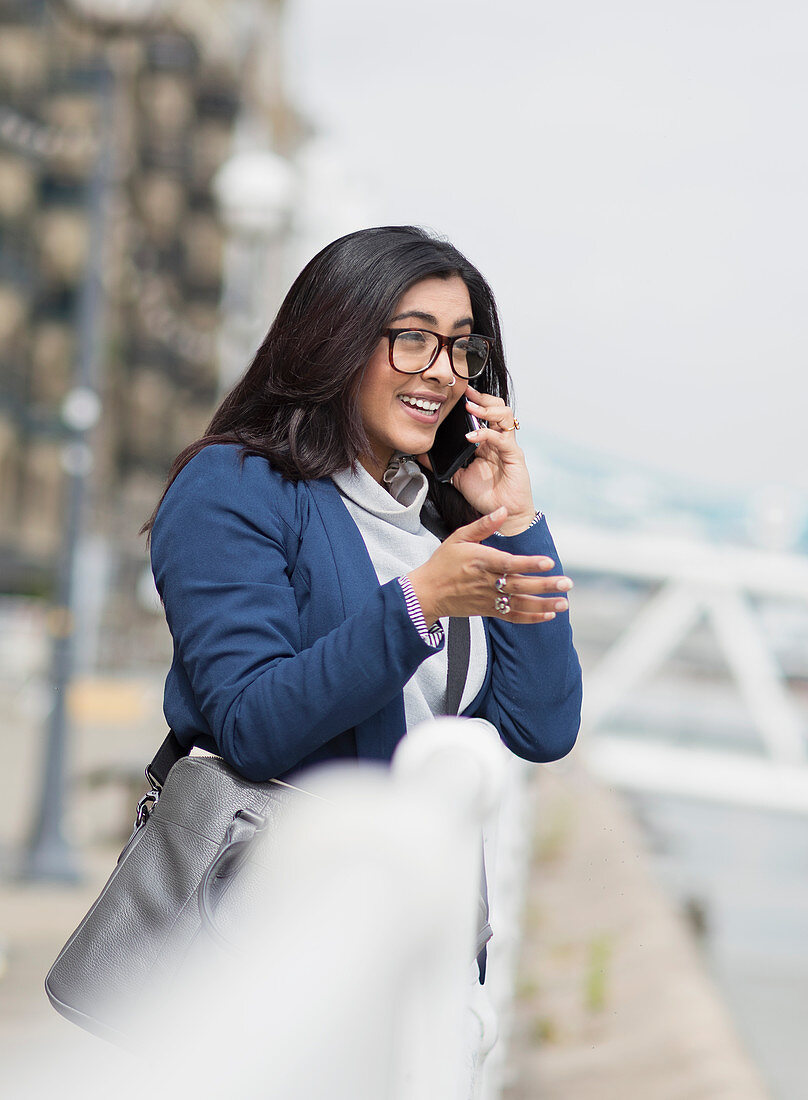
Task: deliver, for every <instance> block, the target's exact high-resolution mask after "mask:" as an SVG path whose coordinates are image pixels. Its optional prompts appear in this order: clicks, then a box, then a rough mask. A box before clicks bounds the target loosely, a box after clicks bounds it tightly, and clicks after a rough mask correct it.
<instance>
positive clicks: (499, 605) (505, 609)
mask: <svg viewBox="0 0 808 1100" xmlns="http://www.w3.org/2000/svg"><path fill="white" fill-rule="evenodd" d="M494 610H495V611H501V612H502V614H503V615H507V614H508V613H509V612H510V610H511V601H510V599H509V598H508V597H507V596H497V598H496V599H495V600H494Z"/></svg>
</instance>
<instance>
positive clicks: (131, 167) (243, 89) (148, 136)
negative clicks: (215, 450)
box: [0, 0, 297, 657]
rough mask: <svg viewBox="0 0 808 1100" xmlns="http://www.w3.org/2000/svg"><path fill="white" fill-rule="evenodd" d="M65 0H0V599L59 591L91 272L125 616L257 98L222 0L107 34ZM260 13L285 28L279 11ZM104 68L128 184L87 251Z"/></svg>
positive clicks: (100, 520)
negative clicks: (229, 162) (220, 178)
mask: <svg viewBox="0 0 808 1100" xmlns="http://www.w3.org/2000/svg"><path fill="white" fill-rule="evenodd" d="M62 7H63V5H56V4H50V3H47V2H46V0H0V592H5V593H9V592H11V593H31V594H39V593H42V594H47V593H48V592H49V590H50V586H51V582H52V576H53V569H54V562H55V560H56V555H57V552H58V547H59V544H60V541H61V538H62V527H63V520H64V508H65V499H64V497H65V488H66V478H65V473H64V470H63V468H62V450H63V444H64V440H65V437H66V429H65V427H64V424H63V420H62V417H61V409H62V403H63V401H64V398H65V395H66V394H67V392H68V390H69V389H70V387H71V385H72V379H73V377H74V369H75V362H76V356H77V350H78V349H77V330H76V321H77V306H78V300H79V294H80V289H81V284H82V280H83V278H84V275H85V271H86V269H87V265H88V264H91V265H99V266H100V270H101V271H102V272H103V278H104V286H105V298H106V302H105V310H104V313H105V326H104V333H105V337H104V338H105V349H104V355H103V377H102V379H101V397H102V401H103V415H102V418H101V422H100V426H99V428H98V429H97V430H96V437H95V441H94V442H95V446H94V450H95V462H94V469H93V475H92V494H93V508H92V514H93V521H92V532H93V533H94V535H95V536H96V541H97V542H98V540H100V543H101V544H102V545H103V547H104V557H105V562H106V565H105V572H106V574H107V575H108V576H109V578H111V580H110V598H109V599H108V600H107V601H106V606H105V611H104V614H105V615H106V617H107V618H108V619H110V618H111V619H112V620H117V621H119V622H120V616H121V615H122V614H126V615H127V616H129V619H132V617H133V616H134V618H135V619H136V617H137V616H136V613H135V611H134V606H133V605H134V593H135V591H136V589H137V579H138V576H139V575H140V574H141V573H142V570H143V567H144V564H145V548H144V542H143V539H142V538H140V537H139V536H138V530H139V528H140V526H141V524H142V523H143V522H144V520H145V519H147V517H148V516H149V514H150V512H151V510H152V508H153V507H154V505H155V503H156V501H157V499H158V497H159V494H160V491H161V487H162V484H163V481H164V478H165V474H166V471H167V469H168V467H169V465H170V463H171V461H172V460H173V458H174V457H175V456H176V454H177V453H178V452H179V451H180V450H181V449H182V448H183V447H184V446H185V445H186V444H187V443H188V442H190V441H191V440H192V439H193V438H195V437H196V436H197V435H198V434H199V433H200V432H201V431H202V429H203V428H204V426H205V424H206V422H207V420H208V418H209V416H210V413H211V410H212V408H213V405H214V403H215V400H216V397H217V393H218V389H219V381H218V367H217V355H216V349H217V342H216V334H217V328H218V323H219V305H220V297H221V293H222V271H223V256H224V250H225V244H226V242H225V234H224V229H223V227H222V225H221V223H220V219H219V217H218V213H217V208H216V204H215V200H214V196H213V192H212V186H211V184H212V180H213V177H214V175H215V173H216V171H217V170H218V168H219V167H220V166H221V164H222V163H223V162H224V160H225V159H226V158H227V157H228V155H229V153H230V151H231V141H232V135H233V131H234V127H235V125H236V121H237V119H238V117H239V114H240V111H241V110H242V107H243V103H244V99H245V96H252V97H253V99H254V97H255V94H256V93H255V89H254V87H253V88H251V87H250V86H249V84H248V83H245V79H244V77H245V52H244V48H243V40H244V39H243V34H242V38H241V40H239V39H238V38H237V36H236V37H233V35H232V32H231V28H230V22H232V21H228V22H225V19H224V15H225V13H224V11H223V9H222V5H221V4H219V5H217V4H216V3H214V2H213V0H198V2H196V3H194V4H186V5H182V4H179V5H177V7H178V9H179V10H178V12H177V14H175V15H174V16H173V18H172V19H171V21H170V22H166V23H165V24H163V25H161V27H160V28H159V30H155V29H152V30H151V31H150V32H149V33H148V34H145V33H144V34H142V35H139V36H127V38H126V39H121V40H118V41H115V42H112V41H110V40H106V39H104V38H103V37H102V36H99V35H98V34H97V33H95V32H93V31H91V30H89V29H87V28H84V27H82V26H80V25H78V24H76V23H75V22H73V21H72V20H70V19H67V18H66V17H65V15H64V12H63V11H62V10H61V9H62ZM238 7H239V5H238V4H235V5H229V8H228V11H229V12H230V13H232V12H233V11H234V9H235V8H238ZM252 7H253V8H255V5H252ZM262 7H263V9H264V13H265V14H266V13H269V14H270V15H272V16H274V18H275V19H276V22H275V24H274V29H275V31H276V35H275V37H276V38H277V17H278V13H279V8H280V3H273V2H270V3H268V4H263V5H262ZM217 9H218V10H217ZM217 14H218V19H217V18H216V16H217ZM247 14H249V13H247ZM262 28H263V32H264V33H267V30H269V32H271V31H272V29H273V28H272V25H271V24H269V23H266V22H264V23H263V24H262ZM260 30H261V28H257V29H256V33H258V31H260ZM228 35H230V36H231V37H230V38H228ZM259 37H260V35H259ZM272 47H273V50H274V53H275V56H276V57H279V50H280V46H279V43H278V42H277V41H276V42H273V43H272ZM269 61H270V68H273V69H274V68H277V69H278V72H279V66H276V67H273V66H272V65H271V55H270V58H269ZM104 66H107V71H109V67H110V66H111V67H112V69H113V71H114V74H115V79H114V89H115V93H114V94H115V96H116V115H115V131H116V132H115V138H114V145H115V150H114V164H115V175H116V181H117V182H116V185H115V186H114V187H113V188H112V189H111V193H110V198H111V202H110V205H109V216H108V221H107V232H106V234H105V240H106V245H105V252H104V255H102V256H89V255H88V230H89V219H90V217H91V212H90V210H89V207H88V200H89V181H90V177H91V174H92V171H93V166H94V164H95V163H96V157H97V152H98V142H99V138H100V134H99V127H100V122H99V88H100V86H101V85H100V83H99V81H100V79H101V76H102V74H103V67H104ZM278 72H275V73H274V80H273V81H272V82H270V85H271V86H270V92H269V93H268V94H266V95H265V97H264V98H265V103H264V107H265V109H266V110H265V113H266V116H267V117H266V126H267V131H268V132H269V133H271V134H273V135H274V138H273V140H274V141H275V142H276V143H277V142H278V141H283V142H284V143H285V144H286V145H287V147H288V145H289V143H290V142H293V141H294V134H295V131H296V127H297V121H296V119H295V118H294V116H293V114H292V112H291V111H289V110H288V109H287V107H286V104H285V103H284V101H283V98H282V95H281V94H280V92H279V83H278V82H279V77H278ZM265 83H266V82H265ZM259 107H260V104H259ZM251 109H252V110H253V111H254V109H255V103H254V102H253V104H252V107H251ZM120 633H121V632H120V631H119V630H118V631H113V632H111V634H110V640H111V642H113V643H114V640H115V638H116V636H118V635H120ZM108 655H110V656H112V657H114V653H110V652H109V651H108ZM125 656H126V655H125V654H121V657H125Z"/></svg>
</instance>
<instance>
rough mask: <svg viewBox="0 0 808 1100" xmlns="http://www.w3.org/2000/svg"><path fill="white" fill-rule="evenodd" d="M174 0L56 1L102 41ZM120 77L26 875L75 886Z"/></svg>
mask: <svg viewBox="0 0 808 1100" xmlns="http://www.w3.org/2000/svg"><path fill="white" fill-rule="evenodd" d="M168 2H169V0H52V3H53V4H54V6H56V7H57V8H58V9H59V10H61V11H62V12H63V13H64V14H65V15H67V16H68V17H69V18H70V19H71V20H73V21H75V22H78V23H80V24H82V25H84V26H88V27H90V28H91V29H92V30H93V31H95V32H96V33H97V34H98V35H99V36H103V37H104V38H107V39H109V38H114V37H120V36H121V35H132V34H138V33H143V32H144V31H145V30H147V29H148V28H150V27H151V26H152V25H153V24H155V23H156V21H157V20H158V19H159V17H160V16H161V15H163V14H164V12H165V9H166V7H167V5H168ZM114 92H115V76H114V72H113V71H112V69H111V68H109V67H108V66H106V65H101V66H100V67H99V70H98V89H97V101H98V111H99V146H98V153H97V156H96V161H95V164H94V167H93V171H92V174H91V177H90V181H89V186H88V193H87V206H88V225H89V234H88V254H87V263H86V266H85V272H84V278H83V279H82V283H81V288H80V293H79V304H78V324H77V329H78V339H77V346H78V353H77V361H76V369H75V376H74V381H73V386H72V387H71V389H70V391H69V392H68V394H67V396H66V398H65V400H64V402H63V405H62V423H63V427H64V428H65V429H66V434H67V441H66V443H65V446H64V448H63V451H62V466H63V468H64V471H65V474H66V476H67V478H68V493H67V508H66V516H65V523H64V529H63V535H62V545H61V551H60V554H59V566H58V571H57V583H56V592H55V604H54V607H53V608H52V610H51V614H50V630H51V639H52V651H51V687H52V695H53V706H52V708H51V711H50V715H49V721H48V731H47V738H46V744H45V757H44V764H43V769H42V779H41V786H40V793H39V801H38V805H37V808H36V812H35V816H34V825H33V829H32V833H31V838H30V840H29V843H28V845H27V847H26V849H25V852H24V854H23V858H22V862H21V867H20V874H21V877H23V878H26V879H31V880H35V881H50V882H70V881H75V880H76V879H77V878H78V877H79V874H78V867H77V861H76V857H75V853H74V850H73V848H72V847H71V845H70V843H69V842H68V840H67V838H66V837H65V834H64V829H63V823H64V811H65V802H66V793H67V756H68V745H69V721H68V714H67V699H68V694H69V689H70V684H71V681H72V678H73V667H74V657H75V623H76V619H77V610H78V605H79V593H78V588H77V584H76V572H77V568H76V567H77V561H78V556H79V549H80V546H81V540H82V534H83V530H84V526H85V522H86V512H87V496H88V488H89V477H90V473H91V470H92V467H93V450H92V442H93V439H92V432H93V429H94V428H95V425H96V424H97V422H98V419H99V417H100V413H101V401H100V397H99V388H100V380H101V372H102V366H103V354H104V350H103V349H104V330H105V324H104V321H105V313H106V309H105V295H104V283H103V274H104V273H103V270H102V267H101V257H102V256H103V252H104V245H105V241H106V238H107V234H108V229H109V220H110V219H109V207H110V197H111V188H112V184H113V176H114V160H115V152H116V125H115V124H116V119H115V106H114V104H115V95H114Z"/></svg>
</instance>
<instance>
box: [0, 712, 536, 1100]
mask: <svg viewBox="0 0 808 1100" xmlns="http://www.w3.org/2000/svg"><path fill="white" fill-rule="evenodd" d="M511 760H512V758H511V757H510V754H509V753H508V752H507V751H506V750H505V749H504V747H503V746H502V743H501V741H500V739H499V737H498V735H497V734H496V732H495V731H494V729H493V727H491V726H490V725H489V724H488V723H486V722H483V721H481V720H477V719H457V718H444V719H437V720H435V721H434V722H430V723H427V724H425V725H423V726H420V727H418V728H417V729H416V730H414V731H413V732H412V733H411V734H410V735H409V736H408V737H407V738H405V740H404V741H403V742H402V743H401V745H400V746H399V749H398V751H397V752H396V755H395V758H394V761H393V767H392V769H385V768H381V767H374V766H368V765H351V766H330V767H328V768H324V769H322V770H321V771H320V772H319V773H318V772H312V773H310V775H309V776H308V777H307V780H306V783H305V785H306V788H307V789H308V790H310V791H312V792H313V793H315V794H318V795H320V796H322V797H321V798H319V799H305V800H301V802H302V805H301V806H300V807H299V808H298V809H297V810H296V811H295V815H294V817H291V816H290V817H289V819H288V821H287V822H286V823H285V831H284V832H283V833H281V834H279V835H278V838H277V842H276V844H274V846H273V847H274V852H275V854H276V855H277V861H276V862H275V863H274V865H273V868H272V870H271V871H270V872H268V874H269V878H268V882H267V895H266V899H265V903H264V905H263V906H262V907H261V908H260V913H261V916H260V921H259V922H258V923H257V924H256V926H255V929H254V934H253V935H252V937H251V939H250V941H249V942H250V945H251V947H250V952H249V966H248V967H247V968H245V967H243V966H238V965H234V964H232V963H231V962H228V965H227V966H225V967H224V968H222V967H221V965H220V964H221V959H219V962H218V963H217V964H215V969H214V972H213V973H214V977H211V976H210V975H205V976H203V978H202V980H201V982H200V984H198V985H195V986H194V988H192V989H187V988H186V989H183V990H182V991H180V992H179V993H178V994H177V997H176V998H174V999H173V1000H172V1003H170V1004H166V1003H161V1004H150V1005H148V1006H145V1012H144V1015H145V1018H146V1020H147V1021H148V1023H147V1027H146V1032H147V1035H151V1036H153V1037H154V1038H153V1041H146V1042H145V1043H144V1055H146V1054H148V1066H149V1074H148V1080H147V1081H144V1079H143V1078H141V1077H140V1076H139V1075H137V1074H133V1067H132V1065H131V1063H130V1062H129V1056H128V1055H118V1054H117V1053H116V1052H114V1051H113V1050H112V1049H111V1048H108V1047H106V1045H104V1044H101V1043H99V1042H96V1041H95V1040H88V1039H87V1038H86V1037H84V1036H83V1034H82V1033H79V1032H75V1033H71V1034H74V1035H75V1036H76V1037H77V1040H76V1042H74V1043H73V1044H72V1045H71V1046H70V1047H69V1048H68V1049H67V1051H66V1052H64V1053H59V1052H54V1051H53V1050H52V1049H50V1050H49V1052H48V1057H47V1058H44V1057H43V1059H42V1060H40V1061H38V1060H37V1059H31V1058H30V1052H29V1054H28V1055H27V1057H26V1064H25V1069H24V1071H18V1072H17V1078H18V1079H15V1076H14V1073H15V1071H14V1069H13V1068H12V1067H9V1068H8V1072H9V1073H10V1074H11V1081H12V1082H13V1088H12V1090H11V1091H12V1092H13V1094H14V1095H15V1096H17V1097H29V1096H30V1097H34V1096H36V1097H39V1096H42V1095H47V1094H48V1090H49V1089H50V1088H53V1089H54V1091H55V1090H56V1088H57V1083H58V1091H59V1093H60V1095H61V1096H62V1097H64V1098H65V1100H72V1094H71V1091H70V1090H71V1088H73V1091H74V1093H75V1097H76V1100H78V1097H79V1096H81V1098H82V1100H101V1098H102V1096H103V1097H104V1100H106V1096H107V1095H108V1093H109V1084H110V1075H112V1076H113V1077H114V1080H115V1093H116V1095H117V1096H119V1097H123V1098H126V1097H129V1095H130V1093H131V1094H132V1096H135V1095H137V1096H138V1097H140V1096H141V1095H142V1093H143V1090H144V1086H145V1087H146V1088H147V1091H148V1093H149V1095H150V1096H151V1097H153V1098H155V1100H159V1098H161V1097H165V1098H166V1100H168V1098H169V1097H171V1098H172V1100H176V1097H177V1096H179V1095H193V1096H195V1097H196V1098H197V1100H206V1098H207V1097H210V1100H214V1098H215V1100H220V1098H221V1096H222V1095H237V1096H239V1097H243V1098H248V1097H256V1098H257V1097H259V1096H260V1097H261V1098H262V1100H296V1098H300V1100H438V1098H439V1100H467V1098H471V1097H475V1098H477V1100H483V1098H485V1100H495V1098H496V1096H497V1095H498V1084H497V1082H496V1080H495V1078H497V1077H498V1075H499V1071H497V1072H495V1073H494V1074H493V1075H492V1076H490V1077H489V1080H488V1081H487V1082H486V1081H484V1075H483V1073H481V1072H478V1073H477V1074H476V1080H475V1079H474V1078H475V1075H474V1065H475V1062H477V1061H478V1060H479V1058H478V1056H479V1046H480V1043H481V1042H483V1041H484V1040H483V1035H482V1027H481V1025H480V1019H481V1017H484V1016H485V1012H484V1011H480V1009H479V1006H477V1011H476V1012H475V1011H471V1010H470V997H471V996H474V997H476V996H478V994H479V991H480V987H479V985H477V987H476V989H474V984H473V982H472V972H473V966H472V961H471V960H472V956H473V954H474V951H473V945H474V941H475V936H476V931H477V929H476V922H477V919H478V904H477V899H478V891H479V881H480V880H479V870H480V866H479V865H480V832H481V828H482V827H483V826H484V824H485V823H486V822H489V834H490V835H489V847H490V848H491V855H493V845H492V844H491V843H490V842H491V841H492V839H493V831H492V829H491V828H490V822H491V821H492V819H493V818H494V817H495V816H496V814H497V812H498V808H499V806H500V802H501V799H502V796H503V791H505V789H506V788H509V787H510V788H514V784H515V789H516V791H518V790H519V789H521V785H522V777H523V775H524V770H523V768H521V767H519V768H517V769H516V770H513V769H512V768H511V766H510V764H509V761H511ZM512 797H513V798H514V801H513V805H518V797H515V796H513V795H512V796H509V800H510V799H511V798H512ZM503 823H504V826H505V829H506V831H507V830H508V829H509V828H511V827H512V824H509V815H508V814H506V815H504V817H503ZM520 831H521V830H520ZM501 841H502V837H501V835H500V846H499V852H500V854H499V859H496V860H495V859H493V858H491V856H489V859H490V864H491V866H490V868H489V871H490V879H491V893H492V895H494V900H493V905H492V909H493V910H494V916H493V918H492V919H493V920H494V921H495V922H496V926H497V934H498V936H499V937H500V942H501V943H502V944H503V948H504V949H503V950H500V949H499V948H498V949H497V951H498V952H499V954H500V958H502V959H505V958H507V955H508V951H509V950H510V951H511V954H512V953H513V944H512V942H511V944H510V945H509V942H508V941H509V937H508V935H507V928H505V927H504V926H505V925H507V923H512V924H513V923H515V913H511V914H507V909H508V908H509V906H510V907H511V908H515V906H516V904H517V902H516V895H517V894H518V893H519V885H518V880H519V875H520V868H521V866H522V864H521V863H520V860H519V859H518V858H516V859H515V858H514V857H513V853H512V852H508V851H506V850H505V849H504V848H503V845H502V842H501ZM509 878H510V880H511V882H510V886H509V888H508V890H507V891H506V893H509V895H510V897H509V899H507V898H504V899H503V900H504V901H505V904H504V905H503V906H498V905H497V900H496V893H497V880H499V881H500V882H503V883H504V882H507V881H508V879H509ZM492 942H493V943H496V939H495V940H494V941H492ZM495 969H496V967H495ZM505 969H507V968H505ZM496 984H497V986H498V988H499V993H498V1000H499V1001H500V1004H502V1002H503V1000H504V999H506V996H507V993H508V990H507V981H506V980H505V978H504V975H503V973H498V974H497V976H496ZM200 1003H202V1004H204V1006H205V1007H204V1027H203V1028H199V1027H192V1028H191V1029H190V1030H189V1029H188V1028H187V1027H186V1028H184V1027H183V1021H185V1020H186V1019H194V1018H196V1019H197V1020H199V1013H198V1006H199V1004H200ZM472 1008H474V1006H473V1005H472ZM65 1026H66V1027H67V1025H65ZM44 1054H45V1052H43V1055H44ZM121 1059H122V1060H121ZM94 1090H95V1091H94ZM96 1092H97V1097H96ZM10 1094H11V1093H10Z"/></svg>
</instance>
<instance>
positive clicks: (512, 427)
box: [502, 417, 519, 432]
mask: <svg viewBox="0 0 808 1100" xmlns="http://www.w3.org/2000/svg"><path fill="white" fill-rule="evenodd" d="M518 427H519V421H518V420H517V419H516V417H514V418H513V424H511V426H510V428H503V429H502V430H503V431H504V432H515V431H516V429H517V428H518Z"/></svg>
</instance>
